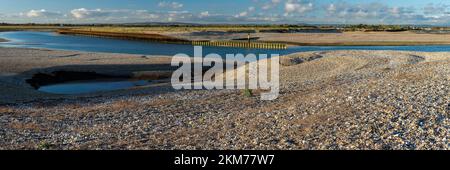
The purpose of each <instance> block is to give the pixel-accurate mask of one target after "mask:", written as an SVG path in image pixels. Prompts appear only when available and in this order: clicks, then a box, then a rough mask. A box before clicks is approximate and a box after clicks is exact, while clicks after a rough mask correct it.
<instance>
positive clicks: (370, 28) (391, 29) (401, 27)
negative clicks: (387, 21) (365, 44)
mask: <svg viewBox="0 0 450 170" xmlns="http://www.w3.org/2000/svg"><path fill="white" fill-rule="evenodd" d="M426 28H427V27H423V26H409V25H366V24H359V25H346V26H344V27H343V28H341V29H343V30H344V31H367V32H368V31H387V32H400V31H411V30H423V29H426Z"/></svg>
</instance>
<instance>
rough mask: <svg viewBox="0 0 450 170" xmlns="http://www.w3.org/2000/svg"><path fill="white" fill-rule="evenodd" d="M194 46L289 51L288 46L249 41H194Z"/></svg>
mask: <svg viewBox="0 0 450 170" xmlns="http://www.w3.org/2000/svg"><path fill="white" fill-rule="evenodd" d="M192 45H201V46H217V47H238V48H261V49H287V45H286V44H282V43H265V42H247V41H192Z"/></svg>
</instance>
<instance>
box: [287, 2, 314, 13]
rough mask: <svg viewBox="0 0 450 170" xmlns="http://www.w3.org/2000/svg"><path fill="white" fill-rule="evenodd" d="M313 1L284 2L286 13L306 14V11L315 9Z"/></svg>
mask: <svg viewBox="0 0 450 170" xmlns="http://www.w3.org/2000/svg"><path fill="white" fill-rule="evenodd" d="M313 6H314V5H313V3H311V2H308V3H302V2H300V1H294V0H288V1H286V3H285V4H284V11H285V13H286V14H290V13H298V14H304V13H306V12H309V11H312V10H313Z"/></svg>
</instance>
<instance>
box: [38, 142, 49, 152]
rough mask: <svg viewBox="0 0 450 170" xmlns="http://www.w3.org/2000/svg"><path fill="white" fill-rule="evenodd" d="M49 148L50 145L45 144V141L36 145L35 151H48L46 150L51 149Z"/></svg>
mask: <svg viewBox="0 0 450 170" xmlns="http://www.w3.org/2000/svg"><path fill="white" fill-rule="evenodd" d="M51 147H52V144H50V143H48V142H45V141H41V142H40V143H39V144H38V146H37V149H39V150H48V149H51Z"/></svg>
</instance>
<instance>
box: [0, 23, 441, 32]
mask: <svg viewBox="0 0 450 170" xmlns="http://www.w3.org/2000/svg"><path fill="white" fill-rule="evenodd" d="M0 26H12V27H19V28H20V27H148V28H156V27H162V28H169V27H170V28H182V29H184V28H219V29H220V28H241V29H245V30H246V31H248V32H249V33H252V31H253V32H255V31H257V30H258V31H261V32H279V33H289V32H307V30H313V32H323V31H324V32H351V31H365V32H371V31H380V32H381V31H386V32H401V31H412V30H417V31H429V30H450V28H449V27H431V26H415V25H369V24H358V25H308V24H194V23H177V22H173V23H163V22H151V23H125V24H102V23H98V24H36V23H26V24H11V23H0ZM245 30H244V31H245ZM305 30H306V31H305ZM317 30H319V31H317ZM238 31H239V32H242V31H243V30H238Z"/></svg>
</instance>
